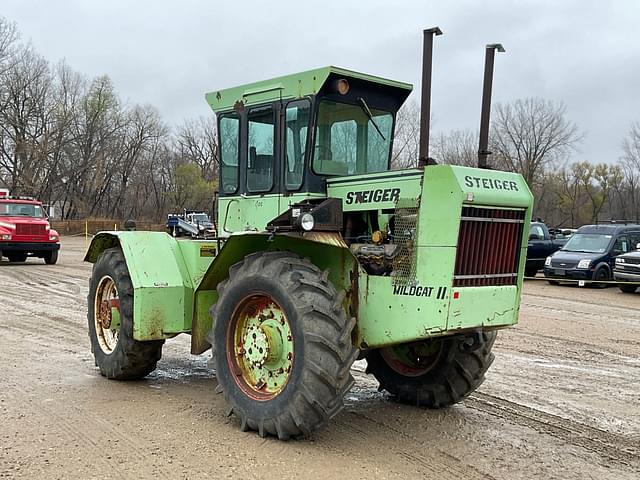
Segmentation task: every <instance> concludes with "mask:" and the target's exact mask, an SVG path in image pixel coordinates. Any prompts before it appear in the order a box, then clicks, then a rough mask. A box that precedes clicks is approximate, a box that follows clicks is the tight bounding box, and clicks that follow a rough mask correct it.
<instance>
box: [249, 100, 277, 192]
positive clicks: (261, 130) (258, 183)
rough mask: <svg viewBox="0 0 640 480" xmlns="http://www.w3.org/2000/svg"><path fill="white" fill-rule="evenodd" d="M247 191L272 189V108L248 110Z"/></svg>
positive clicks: (273, 116)
mask: <svg viewBox="0 0 640 480" xmlns="http://www.w3.org/2000/svg"><path fill="white" fill-rule="evenodd" d="M247 121H248V129H247V135H248V137H249V138H248V142H247V143H248V146H249V148H248V152H247V153H248V157H249V158H248V160H247V190H248V191H249V192H267V191H269V190H271V189H272V188H273V171H274V168H273V166H274V151H275V148H274V139H275V115H274V111H273V108H272V107H270V106H269V107H259V108H253V109H251V110H249V113H248V114H247Z"/></svg>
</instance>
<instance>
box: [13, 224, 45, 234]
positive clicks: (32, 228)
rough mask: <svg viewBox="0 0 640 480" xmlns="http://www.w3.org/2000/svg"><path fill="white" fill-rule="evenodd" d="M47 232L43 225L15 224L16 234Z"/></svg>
mask: <svg viewBox="0 0 640 480" xmlns="http://www.w3.org/2000/svg"><path fill="white" fill-rule="evenodd" d="M46 234H47V230H46V226H45V225H31V224H29V223H18V224H16V235H31V236H38V235H40V236H44V235H46Z"/></svg>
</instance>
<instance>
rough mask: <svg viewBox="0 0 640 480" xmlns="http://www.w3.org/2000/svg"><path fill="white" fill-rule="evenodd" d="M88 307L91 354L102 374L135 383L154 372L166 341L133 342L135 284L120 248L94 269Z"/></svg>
mask: <svg viewBox="0 0 640 480" xmlns="http://www.w3.org/2000/svg"><path fill="white" fill-rule="evenodd" d="M87 303H88V307H89V308H88V315H87V320H88V324H89V339H90V340H91V352H92V353H93V355H94V357H95V361H96V366H97V367H98V368H99V369H100V373H101V374H102V375H103V376H105V377H107V378H111V379H115V380H135V379H138V378H142V377H145V376H147V375H148V374H149V373H151V372H153V371H154V370H155V368H156V363H157V362H158V360H160V357H161V355H162V345H163V344H164V340H154V341H148V342H140V341H137V340H134V338H133V284H132V283H131V277H130V276H129V270H128V268H127V263H126V260H125V258H124V255H123V253H122V250H120V249H119V248H109V249H107V250H105V251H104V252H102V253H101V254H100V256H99V257H98V260H97V261H96V263H95V264H94V265H93V271H92V273H91V280H90V282H89V295H88V297H87Z"/></svg>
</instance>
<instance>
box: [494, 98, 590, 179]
mask: <svg viewBox="0 0 640 480" xmlns="http://www.w3.org/2000/svg"><path fill="white" fill-rule="evenodd" d="M565 113H566V108H565V106H564V104H562V103H554V102H551V101H549V100H544V99H541V98H526V99H523V100H516V101H514V102H512V103H507V104H497V105H496V107H495V113H494V116H493V117H494V119H493V121H492V136H491V137H492V138H491V140H492V141H491V143H492V145H491V147H490V148H491V150H492V151H493V153H494V158H495V161H496V162H497V163H498V165H499V166H500V167H501V168H504V169H505V170H509V171H513V172H518V173H520V174H522V175H523V176H524V178H525V180H526V181H527V183H528V184H529V185H530V186H533V185H534V184H535V183H536V182H538V181H539V180H540V178H541V175H542V173H543V172H544V171H545V169H546V168H547V167H548V166H549V165H553V164H558V163H559V162H561V161H564V160H565V159H566V158H567V156H568V154H569V152H570V151H571V150H573V149H574V148H575V146H576V145H577V143H578V142H579V141H580V140H581V134H580V133H579V132H578V127H577V126H576V125H575V124H573V123H571V122H569V121H568V120H567V119H566V118H565Z"/></svg>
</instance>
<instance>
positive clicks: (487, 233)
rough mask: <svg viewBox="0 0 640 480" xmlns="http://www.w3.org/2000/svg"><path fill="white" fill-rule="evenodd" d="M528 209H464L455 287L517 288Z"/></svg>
mask: <svg viewBox="0 0 640 480" xmlns="http://www.w3.org/2000/svg"><path fill="white" fill-rule="evenodd" d="M524 217H525V211H524V210H503V209H498V208H478V207H463V208H462V218H461V221H460V233H459V234H458V250H457V254H456V266H455V272H454V277H453V278H454V280H453V286H454V287H479V286H487V285H515V284H516V281H517V277H518V265H519V263H520V247H521V242H522V229H523V227H524Z"/></svg>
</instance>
